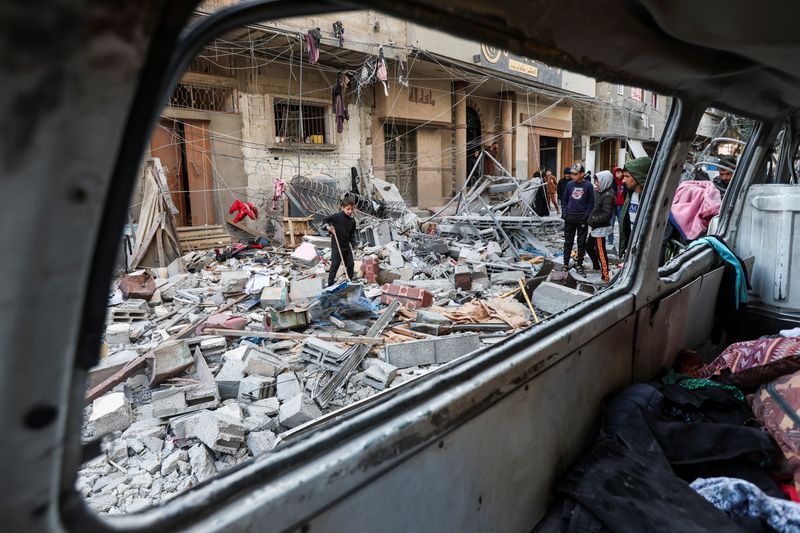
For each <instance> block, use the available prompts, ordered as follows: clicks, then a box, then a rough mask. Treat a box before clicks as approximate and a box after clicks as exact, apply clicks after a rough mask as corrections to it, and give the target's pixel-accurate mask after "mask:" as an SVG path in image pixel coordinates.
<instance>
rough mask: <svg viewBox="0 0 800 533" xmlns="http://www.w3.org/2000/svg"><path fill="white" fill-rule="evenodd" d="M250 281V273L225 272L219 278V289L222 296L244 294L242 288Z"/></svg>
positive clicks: (239, 271)
mask: <svg viewBox="0 0 800 533" xmlns="http://www.w3.org/2000/svg"><path fill="white" fill-rule="evenodd" d="M249 279H250V272H247V271H246V270H226V271H224V272H223V273H222V274H221V275H220V278H219V286H218V287H219V289H220V290H221V291H222V292H223V293H224V294H234V293H237V292H244V286H245V285H247V280H249Z"/></svg>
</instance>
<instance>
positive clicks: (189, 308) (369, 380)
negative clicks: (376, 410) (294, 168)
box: [77, 211, 591, 514]
mask: <svg viewBox="0 0 800 533" xmlns="http://www.w3.org/2000/svg"><path fill="white" fill-rule="evenodd" d="M453 224H455V222H451V225H453ZM470 227H471V226H470ZM359 229H360V234H361V242H362V245H361V247H360V248H359V249H358V250H356V254H355V256H356V279H354V280H350V281H348V280H346V279H343V277H344V269H342V270H341V272H340V278H339V279H340V280H341V281H340V282H338V283H337V284H335V285H334V286H332V287H329V288H325V284H326V283H325V280H326V279H327V265H328V262H329V260H330V256H331V249H330V240H329V238H327V237H322V236H316V235H307V236H306V237H304V238H303V241H304V242H303V243H302V244H301V245H300V246H298V247H297V248H295V249H294V250H291V249H284V248H281V247H266V248H263V249H258V250H256V249H251V250H246V251H245V252H243V253H239V254H237V255H236V257H235V258H229V257H226V256H225V255H217V254H215V252H214V251H208V252H190V253H188V254H186V255H184V256H183V257H180V258H178V259H177V260H175V261H174V262H173V263H172V264H170V265H169V267H168V268H165V269H159V271H158V272H156V273H154V272H150V271H148V270H140V271H137V272H133V273H130V274H127V275H125V276H123V277H122V278H121V279H120V280H119V283H118V286H116V285H115V287H114V290H113V292H112V294H111V296H110V301H109V312H108V318H107V327H106V335H105V343H104V345H103V352H102V357H101V360H100V362H99V364H98V365H97V366H95V367H94V368H92V369H91V370H90V372H89V373H88V383H87V395H86V404H87V405H86V416H85V421H84V429H83V437H84V439H85V441H87V442H88V441H99V442H100V445H101V450H102V455H100V456H99V457H96V458H94V459H92V460H90V461H88V462H87V463H85V464H84V465H83V467H82V469H81V470H80V472H79V477H78V480H77V488H78V489H79V491H80V492H81V493H83V495H84V496H85V497H86V500H87V502H88V504H89V505H90V506H91V507H92V508H94V509H95V510H97V511H99V512H103V513H109V514H118V513H128V512H133V511H136V510H140V509H144V508H146V507H149V506H151V505H155V504H158V503H160V502H163V501H165V500H167V499H169V498H171V497H173V496H175V495H177V494H179V493H180V492H182V491H184V490H186V489H188V488H190V487H192V486H194V485H196V484H197V483H200V482H203V481H204V480H206V479H209V478H211V477H213V476H214V475H216V474H217V473H220V472H223V471H225V470H228V469H230V468H232V467H234V466H236V465H238V464H241V463H242V462H244V461H248V460H252V459H253V458H257V457H261V456H264V455H268V454H270V453H272V451H273V450H275V449H276V448H278V447H280V446H282V445H283V444H284V443H287V442H290V441H291V440H292V438H293V437H295V436H297V435H299V434H300V433H301V432H302V431H304V429H305V428H308V424H309V423H310V422H312V421H314V420H316V419H318V418H320V417H324V416H326V415H328V414H329V413H332V412H334V411H336V410H337V409H340V408H342V407H344V406H347V405H350V404H353V403H355V402H361V401H366V400H367V399H368V398H370V397H372V396H374V395H376V394H379V393H380V392H381V391H384V390H387V389H389V388H392V387H398V386H401V385H402V384H404V383H408V382H409V381H411V380H413V379H415V378H416V377H418V376H421V375H423V374H425V373H427V372H430V371H432V370H434V369H436V368H439V367H440V366H441V365H444V364H448V363H451V362H452V361H454V360H456V359H458V358H460V357H463V356H465V355H467V354H469V353H472V352H475V351H477V350H480V349H481V348H483V347H485V346H488V345H490V344H493V343H496V342H498V341H501V340H503V339H505V338H507V337H508V336H509V335H512V334H514V333H515V332H517V331H519V330H521V329H522V328H525V327H527V326H529V325H531V324H532V323H534V322H538V321H539V320H540V319H541V318H542V317H544V316H547V315H548V314H551V313H557V312H560V310H561V309H563V308H564V307H565V306H566V305H572V304H574V303H577V302H579V301H581V299H583V298H586V297H588V296H589V292H591V287H589V288H588V289H587V284H585V283H581V282H576V281H575V279H574V278H572V277H570V276H569V275H568V273H561V272H558V271H553V267H554V264H555V263H554V261H553V259H554V257H553V254H552V252H551V250H552V249H553V248H554V246H553V242H552V241H550V242H547V241H546V240H545V239H544V238H543V239H542V240H540V241H539V242H538V243H537V246H536V251H535V253H534V252H531V251H526V250H519V249H517V248H513V247H512V246H510V245H509V243H503V244H500V243H498V242H497V241H495V240H493V239H489V238H486V237H487V235H488V234H485V235H483V237H484V239H483V240H480V239H475V238H472V237H469V236H466V234H463V233H459V235H458V236H453V232H452V231H451V232H450V233H449V234H442V233H441V232H438V231H437V226H436V225H435V224H433V223H430V222H428V223H422V224H420V223H419V221H418V219H417V218H416V216H415V215H413V214H412V213H410V212H408V211H406V212H405V213H403V214H402V215H401V216H397V217H395V218H390V219H379V218H371V219H366V220H363V221H362V222H361V224H360V228H359ZM512 248H513V250H512ZM123 289H124V290H123ZM123 293H124V294H123Z"/></svg>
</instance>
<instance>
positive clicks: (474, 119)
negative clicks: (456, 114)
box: [466, 106, 482, 181]
mask: <svg viewBox="0 0 800 533" xmlns="http://www.w3.org/2000/svg"><path fill="white" fill-rule="evenodd" d="M480 149H481V117H479V116H478V113H477V111H475V110H474V109H472V108H471V107H469V106H467V154H466V156H467V176H468V175H469V172H470V171H471V170H472V167H473V166H475V159H476V156H475V150H480ZM481 166H482V165H481ZM480 170H481V168H477V169H475V175H476V176H473V178H474V177H477V175H479V174H480ZM473 181H474V180H473Z"/></svg>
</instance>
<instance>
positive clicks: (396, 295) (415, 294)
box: [381, 283, 433, 309]
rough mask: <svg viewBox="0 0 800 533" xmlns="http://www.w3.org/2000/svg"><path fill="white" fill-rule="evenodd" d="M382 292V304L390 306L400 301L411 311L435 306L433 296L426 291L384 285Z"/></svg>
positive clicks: (395, 285)
mask: <svg viewBox="0 0 800 533" xmlns="http://www.w3.org/2000/svg"><path fill="white" fill-rule="evenodd" d="M381 290H382V291H383V294H382V295H381V303H382V304H384V305H388V304H390V303H392V302H396V301H399V302H400V303H401V304H403V305H405V306H406V307H407V308H409V309H422V308H424V307H430V306H431V305H433V294H431V293H430V292H429V291H426V290H424V289H418V288H414V287H406V286H403V285H397V284H394V283H392V284H388V285H384V286H383V287H382V288H381Z"/></svg>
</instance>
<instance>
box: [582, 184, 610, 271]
mask: <svg viewBox="0 0 800 533" xmlns="http://www.w3.org/2000/svg"><path fill="white" fill-rule="evenodd" d="M613 180H614V176H613V174H611V172H609V171H608V170H602V171H600V172H598V173H597V174H596V175H595V177H594V180H593V181H594V188H595V190H594V195H595V198H594V208H593V209H592V213H591V214H590V215H589V220H588V223H589V227H590V228H591V231H590V232H589V238H588V239H587V240H586V253H587V255H588V256H589V258H590V259H591V260H592V267H593V268H594V269H595V270H599V271H600V276H601V279H602V280H603V283H608V281H609V277H608V254H607V253H606V238H607V237H608V236H610V235H612V234H613V232H614V230H613V228H612V226H611V219H612V218H613V216H614V209H615V207H616V198H615V194H614V190H613V188H612V186H611V184H612V182H613Z"/></svg>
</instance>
